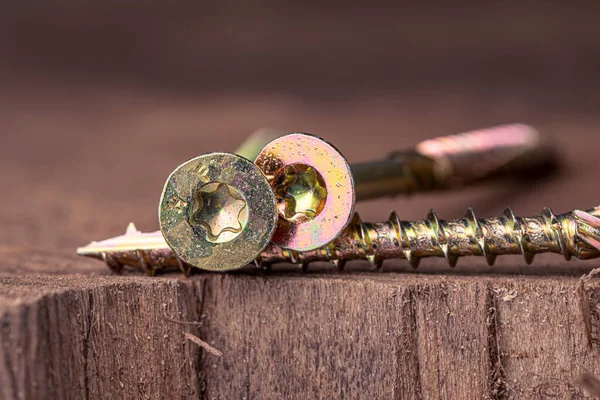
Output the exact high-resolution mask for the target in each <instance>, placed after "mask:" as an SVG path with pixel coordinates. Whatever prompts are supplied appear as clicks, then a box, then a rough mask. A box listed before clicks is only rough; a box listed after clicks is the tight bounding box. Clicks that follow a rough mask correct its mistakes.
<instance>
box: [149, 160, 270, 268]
mask: <svg viewBox="0 0 600 400" xmlns="http://www.w3.org/2000/svg"><path fill="white" fill-rule="evenodd" d="M158 214H159V215H158V216H159V223H160V230H161V232H162V234H163V236H164V238H165V240H166V242H167V244H168V245H169V246H170V247H171V248H172V249H173V251H174V252H175V253H176V254H177V256H179V257H180V258H181V259H182V260H183V261H185V262H186V263H188V264H190V265H193V266H195V267H198V268H201V269H205V270H213V271H227V270H231V269H235V268H239V267H242V266H244V265H246V264H248V263H249V262H250V261H252V260H253V259H255V258H256V257H257V256H258V254H260V252H261V251H262V250H264V248H265V247H266V246H267V244H268V243H269V241H270V239H271V236H272V235H273V232H274V230H275V227H276V224H277V216H278V214H277V209H276V202H275V195H274V193H273V189H272V188H271V185H270V184H269V181H268V180H267V178H266V177H265V176H264V175H263V173H262V172H261V170H260V169H259V168H258V167H257V166H256V165H254V164H253V163H252V162H251V161H249V160H247V159H245V158H243V157H241V156H238V155H235V154H230V153H210V154H204V155H201V156H198V157H195V158H193V159H191V160H189V161H186V162H185V163H183V164H181V165H180V166H179V167H177V168H176V169H175V170H174V171H173V172H172V173H171V175H170V176H169V178H168V179H167V182H166V184H165V187H164V189H163V192H162V195H161V198H160V205H159V212H158Z"/></svg>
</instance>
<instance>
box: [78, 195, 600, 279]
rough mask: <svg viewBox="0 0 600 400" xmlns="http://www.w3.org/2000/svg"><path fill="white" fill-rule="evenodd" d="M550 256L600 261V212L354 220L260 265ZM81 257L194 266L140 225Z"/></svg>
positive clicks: (152, 266) (154, 266)
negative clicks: (322, 240)
mask: <svg viewBox="0 0 600 400" xmlns="http://www.w3.org/2000/svg"><path fill="white" fill-rule="evenodd" d="M547 252H551V253H558V254H562V255H563V256H564V257H565V259H566V260H569V259H570V258H571V257H575V258H578V259H582V260H585V259H593V258H597V257H600V206H598V207H595V208H592V209H590V210H587V211H581V210H575V211H572V212H568V213H565V214H561V215H554V213H553V212H552V211H551V210H550V209H549V208H546V209H544V211H543V212H542V214H541V215H536V216H532V217H515V215H514V213H513V212H512V210H511V209H510V208H507V209H506V211H505V212H504V214H503V215H502V216H500V217H493V218H483V219H481V218H477V217H476V216H475V213H474V212H473V210H472V209H469V210H468V212H467V214H466V216H465V217H464V218H462V219H455V220H448V221H445V220H440V219H439V218H438V217H437V215H436V214H435V212H433V211H431V212H430V213H429V215H428V217H427V219H425V220H422V221H414V222H409V221H401V220H400V219H399V218H398V215H397V214H396V213H395V212H393V213H392V214H391V216H390V218H389V219H388V220H387V221H383V222H378V223H366V222H362V221H361V220H360V217H359V216H358V214H355V215H354V218H353V219H352V223H351V224H350V225H349V226H348V227H346V229H345V230H344V231H343V232H342V234H341V235H340V236H339V237H338V238H337V239H336V240H334V241H333V242H332V243H331V244H329V245H328V246H326V247H324V248H321V249H317V250H313V251H310V252H305V253H299V252H296V251H293V250H287V249H284V248H281V247H279V246H277V245H275V244H272V243H271V244H270V245H269V246H267V248H266V249H265V250H264V251H263V252H262V253H261V254H260V256H259V257H258V258H257V259H256V260H255V263H256V265H257V266H261V267H264V268H268V267H269V266H270V265H272V264H275V263H280V262H291V263H294V264H298V265H301V266H302V269H303V270H306V269H307V268H308V264H309V263H310V262H314V261H330V262H332V263H333V264H334V265H335V266H337V268H338V269H340V270H341V269H343V267H344V264H345V263H346V262H347V261H350V260H358V259H365V260H368V261H369V262H370V263H371V264H372V265H373V267H374V268H377V269H379V268H381V266H382V263H383V260H387V259H393V258H403V259H407V260H408V261H409V262H410V264H411V265H412V266H413V267H415V268H416V267H417V266H418V264H419V261H420V260H421V259H422V258H426V257H445V258H446V260H448V263H449V264H450V266H452V267H454V266H455V265H456V263H457V260H458V258H459V257H462V256H483V257H485V259H486V261H487V263H488V264H489V265H493V263H494V260H495V259H496V256H499V255H505V254H522V255H523V257H524V259H525V262H526V263H527V264H530V263H531V262H532V261H533V257H534V255H535V254H538V253H547ZM77 253H78V254H80V255H83V256H87V257H92V258H96V259H100V260H104V261H105V262H106V263H107V264H108V265H109V267H111V269H113V270H117V271H118V270H120V268H121V267H122V266H123V265H130V266H134V267H138V268H142V269H144V270H146V272H149V273H151V274H153V273H154V272H156V271H157V270H163V269H168V268H173V267H176V268H180V269H181V270H182V271H183V272H184V273H186V275H187V274H189V273H190V266H189V265H186V263H185V262H182V260H180V259H179V258H178V257H177V255H176V254H175V253H174V252H173V251H172V250H171V248H169V246H168V245H167V243H166V242H164V240H163V239H162V236H161V233H160V232H152V233H142V232H138V231H137V230H136V229H135V227H133V225H130V227H129V228H128V229H127V233H126V234H125V235H124V236H118V237H116V238H112V239H108V240H105V241H102V242H92V243H90V244H89V245H87V246H85V247H81V248H79V249H77Z"/></svg>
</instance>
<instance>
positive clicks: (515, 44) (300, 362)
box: [0, 2, 600, 399]
mask: <svg viewBox="0 0 600 400" xmlns="http://www.w3.org/2000/svg"><path fill="white" fill-rule="evenodd" d="M108 3H109V5H105V3H104V2H102V3H100V2H97V3H89V4H90V5H87V6H83V5H75V4H73V5H69V4H67V3H64V4H62V6H61V8H60V10H58V9H56V10H55V9H54V8H52V9H50V8H49V9H46V8H43V7H41V8H38V9H35V10H30V9H29V8H27V9H25V8H21V7H18V6H16V5H15V6H14V7H12V8H10V9H5V10H2V12H0V29H2V30H3V35H0V43H4V44H6V45H7V46H5V50H6V53H5V54H3V57H0V76H1V77H2V79H3V81H4V83H5V84H3V85H2V86H3V89H2V91H1V92H0V126H1V127H2V130H3V132H2V135H1V137H0V168H1V170H2V174H0V179H1V181H0V183H1V187H2V189H3V196H2V203H1V204H2V207H1V211H0V399H15V398H23V399H42V398H44V399H45V398H67V399H70V398H72V399H82V398H84V399H93V398H111V399H112V398H123V399H131V398H135V399H137V398H139V399H147V398H149V399H160V398H169V399H171V398H182V399H183V398H197V397H201V398H206V399H213V398H214V399H280V398H284V399H305V398H328V399H330V398H347V399H351V398H361V399H372V398H397V399H400V398H403V399H404V398H407V399H412V398H423V399H429V398H447V399H456V398H473V399H482V398H484V399H512V398H515V399H516V398H519V399H523V398H534V399H536V398H557V399H564V398H573V399H579V398H587V397H589V396H590V394H589V393H587V392H585V391H584V390H583V389H582V387H581V385H580V383H579V379H580V376H582V374H584V373H587V374H589V375H587V377H588V378H586V379H587V381H590V378H589V377H590V376H594V375H596V376H600V355H599V348H598V343H599V342H598V340H599V339H600V331H599V326H600V311H599V310H600V285H599V284H598V283H597V282H596V280H595V279H594V278H591V279H589V280H586V281H585V284H584V286H583V288H582V286H581V285H582V284H581V281H580V277H581V276H582V275H583V274H585V273H587V272H589V271H590V270H591V269H592V268H595V267H598V266H599V265H600V263H599V262H597V261H591V262H587V263H584V262H577V261H573V262H566V261H564V260H562V259H561V258H560V257H559V256H551V255H549V256H543V257H538V258H537V259H536V263H535V264H534V265H533V266H530V267H528V266H525V265H524V262H523V260H522V258H520V257H506V258H501V259H499V260H498V265H497V266H496V267H494V268H492V269H490V268H489V267H487V266H485V262H484V261H482V260H461V261H460V262H459V266H458V267H457V268H456V269H454V270H452V269H450V268H449V267H447V265H446V264H445V262H444V261H443V260H426V261H425V262H423V265H422V266H421V267H420V268H419V270H417V271H414V270H412V269H411V268H410V267H409V266H408V265H407V264H406V263H404V262H401V261H398V262H390V263H387V264H385V266H384V271H383V272H382V273H371V272H368V271H367V269H366V266H365V265H364V264H362V263H352V264H350V265H349V270H348V271H347V272H346V273H344V274H337V273H334V272H331V271H330V269H328V267H327V266H325V265H321V266H317V267H316V270H314V271H313V272H309V273H308V274H306V275H301V274H298V273H297V272H295V271H293V267H292V266H283V267H282V268H281V269H279V270H277V271H275V272H274V273H272V274H270V275H261V274H259V273H256V272H254V271H252V270H251V269H247V270H242V271H240V272H236V273H231V274H223V275H219V274H198V275H195V276H193V277H192V278H189V279H185V278H182V277H181V276H180V275H178V274H169V275H164V276H161V277H159V278H148V277H145V276H142V275H140V274H137V273H132V272H128V273H126V274H125V275H124V276H115V275H112V274H110V273H109V272H108V270H107V269H106V268H105V267H104V266H103V265H102V264H101V263H99V262H94V261H92V260H84V259H80V258H77V257H76V256H75V255H74V249H75V247H76V246H78V245H81V244H85V243H87V242H89V241H90V240H93V239H102V238H106V237H110V236H115V235H118V234H121V233H122V232H123V231H124V229H125V227H126V225H127V223H128V222H130V221H134V222H136V224H137V226H138V227H139V228H141V229H143V230H153V229H156V228H157V223H156V205H157V202H158V196H159V192H160V189H161V187H162V184H163V183H164V180H165V179H166V177H167V175H168V174H169V172H170V171H171V170H172V169H173V168H174V167H175V166H176V165H178V164H179V163H180V162H181V161H182V160H185V159H188V158H190V157H192V156H194V155H196V154H198V153H202V152H206V151H214V150H232V149H234V148H235V146H236V145H237V143H239V142H240V141H241V140H242V138H243V136H244V135H246V134H247V133H248V132H249V131H251V130H252V129H254V128H256V127H260V126H273V127H276V128H281V129H283V130H304V131H309V132H314V133H318V134H321V135H323V136H325V137H327V138H328V139H329V140H330V141H332V142H333V143H336V144H337V145H338V147H339V148H340V149H341V150H342V151H343V152H344V153H345V154H346V155H347V156H348V157H349V158H350V159H351V160H356V161H360V160H366V159H369V158H371V157H374V156H376V155H378V154H380V153H382V152H387V151H389V150H391V149H392V148H393V147H404V146H409V145H412V144H414V143H415V142H417V141H418V140H420V139H422V138H424V137H427V136H431V135H435V134H442V133H453V132H459V131H463V130H466V129H470V128H478V127H483V126H488V125H493V124H498V123H505V122H514V121H523V122H528V123H531V124H533V125H537V126H539V127H540V128H541V129H542V130H543V131H544V132H546V133H548V134H549V135H550V136H551V137H552V138H553V140H554V141H555V142H556V144H557V146H558V147H559V148H560V149H561V150H562V152H563V156H564V163H565V168H564V170H563V172H562V174H561V175H560V176H557V177H554V178H552V179H548V180H546V181H543V182H535V183H534V182H530V183H522V184H520V185H510V184H507V183H503V184H498V185H495V186H481V187H477V188H473V189H469V190H466V191H462V192H459V193H447V194H441V193H436V194H427V195H422V196H419V197H414V198H408V199H407V198H396V199H382V200H378V201H373V202H369V203H367V204H363V205H360V206H359V210H360V211H361V214H362V216H363V218H364V219H365V220H369V219H381V218H385V217H387V214H388V210H390V209H392V208H396V209H397V210H398V212H399V214H400V216H401V218H407V219H415V218H421V217H423V216H425V215H426V213H427V211H428V209H429V208H431V207H435V208H436V211H437V212H438V214H439V215H440V217H442V218H450V217H459V216H461V215H463V214H464V212H465V210H466V207H467V206H474V207H475V209H476V211H477V212H478V214H479V215H481V216H488V215H493V214H499V213H501V212H502V209H503V207H505V206H506V205H511V206H513V208H514V210H515V212H516V213H518V214H529V213H536V212H539V211H540V210H541V209H542V207H543V206H551V207H553V208H554V210H555V211H556V212H563V211H567V210H569V209H571V208H574V207H588V206H593V205H596V204H597V203H600V189H598V185H597V176H596V171H597V169H598V168H597V152H598V151H597V149H598V146H599V145H600V137H599V136H598V135H597V130H598V121H597V106H596V105H597V100H598V99H597V89H596V87H597V84H598V77H597V68H596V67H597V64H598V63H597V55H598V54H599V52H598V47H599V46H598V42H597V38H598V36H599V34H600V32H599V27H600V25H599V24H597V20H596V18H595V15H594V14H593V13H590V12H589V10H583V9H581V10H580V9H578V8H567V9H563V8H559V7H558V6H557V5H551V4H544V7H545V8H540V7H539V5H536V4H535V3H523V2H520V3H519V4H518V6H514V7H512V6H510V5H504V4H502V5H496V6H494V7H489V6H483V5H481V6H477V7H475V8H474V7H473V6H472V5H469V7H464V8H456V9H455V8H453V9H452V10H443V11H442V10H439V9H437V8H436V9H435V10H430V9H426V8H419V9H411V10H408V9H404V8H402V9H399V10H398V12H397V13H391V12H388V11H376V10H372V9H369V10H365V9H361V8H360V7H361V6H360V5H358V4H356V5H355V6H354V8H352V7H348V8H346V7H344V8H343V9H342V8H340V7H338V6H335V5H330V6H328V7H326V9H325V10H322V9H319V10H317V9H313V8H311V7H310V6H295V8H291V9H287V8H277V7H273V8H269V10H268V11H267V10H266V9H265V10H254V9H253V10H248V9H244V8H239V7H237V6H236V4H237V3H231V5H232V10H237V11H224V10H216V9H208V10H205V9H204V8H202V9H201V10H196V9H193V7H191V6H189V5H187V6H186V5H185V4H180V7H179V8H177V7H173V6H172V5H171V4H169V5H168V6H167V5H162V3H157V4H155V5H154V6H153V7H149V8H147V9H145V11H144V12H142V13H138V12H137V10H133V9H132V8H127V7H128V6H127V7H125V8H119V7H116V6H114V5H112V6H111V5H110V2H108ZM91 4H94V5H91ZM165 4H166V3H165ZM234 6H235V7H234ZM85 7H89V8H85ZM190 7H191V8H192V9H190ZM117 10H118V11H117ZM339 13H342V14H339ZM196 14H198V15H202V17H200V16H198V17H197V18H196V17H193V15H196ZM249 15H251V16H252V18H249V17H248V16H249ZM86 16H93V18H86ZM298 16H302V17H298ZM569 16H570V17H572V18H571V20H572V21H573V23H566V21H567V20H569V18H567V17H569ZM342 17H343V18H342ZM401 17H402V18H401ZM44 21H46V23H43V22H44ZM115 21H116V22H115ZM157 21H160V22H157ZM130 22H131V24H130ZM155 22H156V23H155ZM308 22H310V23H308ZM136 24H137V25H136ZM231 26H236V27H239V28H240V32H244V34H240V37H237V36H235V35H234V36H235V37H234V36H232V35H231V34H230V32H231V30H230V28H228V27H231ZM306 26H310V29H308V30H307V29H306V28H305V27H306ZM507 26H508V27H510V28H507ZM183 27H185V29H184V28H183ZM179 29H184V30H179ZM4 31H6V32H4ZM107 31H110V32H111V34H112V35H113V36H110V35H109V36H108V37H107V35H106V32H107ZM206 32H212V34H211V35H208V36H207V35H206ZM365 32H367V33H371V35H370V36H369V35H365ZM424 32H427V33H428V34H427V35H424ZM150 33H152V35H153V36H150V37H148V34H150ZM583 33H585V34H583ZM304 34H306V35H308V36H303V35H304ZM215 35H216V36H215ZM184 37H185V38H187V39H186V40H182V38H184ZM213 37H216V39H214V40H213ZM7 38H8V40H6V39H7ZM157 38H160V40H158V39H157ZM300 38H302V40H301V39H300ZM407 38H411V39H410V40H409V39H407ZM42 39H45V41H44V40H42ZM196 39H197V40H196ZM413 39H414V43H418V45H416V44H415V45H413V44H411V43H413ZM417 39H418V40H417ZM406 40H408V42H405V41H406ZM54 43H55V44H56V45H52V44H54ZM174 43H176V45H174ZM58 44H60V45H58ZM390 48H394V49H397V50H398V51H397V52H396V53H390ZM48 49H52V50H51V52H50V50H48ZM132 49H137V51H134V52H132ZM50 53H51V54H52V55H53V57H50V56H49V54H50ZM100 60H102V61H103V62H100ZM307 60H308V61H309V62H306V61H307ZM342 67H343V68H342ZM332 77H333V78H335V79H332ZM182 88H185V89H182ZM574 89H576V90H574ZM240 90H243V91H240ZM348 93H352V96H349V95H348ZM586 321H587V327H588V331H589V334H586V329H585V324H584V322H586ZM186 334H187V336H186ZM189 335H193V337H192V339H194V338H195V339H194V340H190V336H189ZM207 348H208V349H210V348H214V349H216V350H218V351H220V352H221V353H222V355H221V356H218V355H215V354H214V353H215V351H212V352H211V351H207V350H206V349H207Z"/></svg>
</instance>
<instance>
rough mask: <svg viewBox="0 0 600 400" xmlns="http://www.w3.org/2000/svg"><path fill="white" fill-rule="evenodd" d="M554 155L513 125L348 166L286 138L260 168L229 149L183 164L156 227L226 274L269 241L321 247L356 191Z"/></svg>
mask: <svg viewBox="0 0 600 400" xmlns="http://www.w3.org/2000/svg"><path fill="white" fill-rule="evenodd" d="M551 154H552V153H551V152H550V151H549V148H548V147H547V146H545V144H544V143H543V142H542V140H541V137H540V135H539V133H538V132H537V131H536V130H535V129H533V128H531V127H529V126H526V125H518V124H517V125H506V126H501V127H497V128H491V129H485V130H481V131H473V132H467V133H463V134H459V135H452V136H447V137H441V138H436V139H432V140H428V141H425V142H422V143H420V144H418V145H417V146H416V147H415V148H414V149H412V150H409V151H404V152H397V153H394V154H392V155H390V156H389V157H388V158H385V159H382V160H379V161H375V162H370V163H364V164H356V165H353V166H352V167H351V166H349V164H348V162H347V161H346V159H345V158H344V156H343V155H342V154H341V153H340V152H339V151H338V150H337V149H336V148H335V147H333V146H332V145H331V144H329V143H327V142H326V141H324V140H322V139H320V138H317V137H315V136H312V135H309V134H302V133H293V134H289V135H285V136H282V137H280V138H278V139H275V140H273V141H272V142H270V143H269V144H267V145H266V146H265V148H264V149H263V150H262V151H261V153H260V154H259V155H258V157H257V159H256V165H257V167H256V166H254V165H253V164H251V163H249V162H248V160H245V159H243V158H242V157H239V156H235V155H233V154H226V153H211V154H207V155H203V156H199V157H196V158H194V159H192V160H189V161H187V162H186V163H184V164H182V165H180V166H179V167H178V168H177V169H176V170H175V171H174V172H173V173H172V174H171V176H170V177H169V179H168V180H167V183H166V185H165V188H164V190H163V193H162V196H161V201H160V207H159V221H160V226H161V231H162V232H163V235H164V236H165V239H166V241H167V243H168V244H169V245H170V246H171V247H172V248H173V250H174V251H175V252H176V253H177V254H178V255H179V256H180V257H181V258H182V259H183V260H184V261H185V262H186V263H189V264H191V265H194V266H196V267H199V268H203V269H212V270H220V271H225V270H229V269H234V268H239V267H241V266H243V265H244V263H245V262H247V261H248V260H250V259H253V258H255V257H256V256H257V255H258V254H259V253H260V251H261V250H263V249H264V247H265V246H266V245H267V243H268V242H269V239H271V240H272V241H273V242H274V243H276V244H278V245H279V246H281V247H283V248H287V249H290V250H295V251H310V250H314V249H317V248H320V247H322V246H325V245H327V244H328V243H330V242H331V241H332V240H334V239H335V238H336V237H337V236H338V235H339V234H340V232H342V230H343V229H344V228H345V227H346V226H347V225H348V224H349V223H350V221H351V219H352V215H353V213H354V203H355V188H356V198H358V199H368V198H373V197H377V196H382V195H392V194H398V193H411V192H414V191H426V190H435V189H444V188H453V187H456V186H460V185H463V184H465V183H470V182H473V181H476V180H478V179H481V178H486V177H489V176H493V175H494V174H498V173H500V172H514V170H515V169H524V168H525V167H529V166H531V165H539V164H541V163H546V162H547V161H548V159H549V158H551V157H550V156H551ZM263 173H264V174H265V175H266V178H268V183H270V185H271V186H272V188H273V191H274V193H275V195H276V197H275V199H276V201H277V203H276V205H275V200H273V194H272V193H269V188H268V186H267V185H264V177H263V176H262V174H263ZM245 177H247V179H245ZM238 186H239V187H238ZM259 199H262V200H263V201H259ZM278 215H279V218H278ZM272 221H277V228H276V229H275V230H273V224H274V222H272Z"/></svg>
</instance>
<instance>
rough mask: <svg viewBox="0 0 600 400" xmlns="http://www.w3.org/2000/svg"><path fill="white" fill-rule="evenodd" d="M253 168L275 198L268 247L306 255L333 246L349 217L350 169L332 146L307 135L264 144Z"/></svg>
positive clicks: (351, 196)
mask: <svg viewBox="0 0 600 400" xmlns="http://www.w3.org/2000/svg"><path fill="white" fill-rule="evenodd" d="M255 164H256V165H258V166H259V167H260V169H261V170H262V171H263V172H264V173H265V175H266V176H267V178H268V179H269V182H271V186H272V187H273V191H274V192H275V195H276V196H277V210H278V212H279V221H278V223H277V229H276V230H275V233H274V234H273V237H272V239H271V240H272V241H273V242H274V243H275V244H277V245H279V246H281V247H283V248H287V249H292V250H296V251H309V250H314V249H316V248H319V247H322V246H324V245H326V244H328V243H329V242H331V241H332V240H334V239H335V238H336V237H337V236H338V235H339V234H340V232H341V231H342V230H343V229H344V228H345V227H346V226H347V225H348V224H349V223H350V220H351V218H352V214H353V213H354V202H355V196H354V179H353V177H352V171H351V170H350V165H349V164H348V162H347V161H346V159H345V158H344V156H343V155H342V154H341V153H340V151H339V150H337V149H336V148H335V147H334V146H333V145H331V144H329V143H328V142H326V141H325V140H323V139H321V138H319V137H316V136H313V135H310V134H306V133H291V134H288V135H285V136H282V137H280V138H277V139H275V140H273V141H272V142H270V143H269V144H267V145H266V146H265V148H264V149H263V150H262V151H261V153H260V154H259V155H258V157H257V158H256V161H255Z"/></svg>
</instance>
